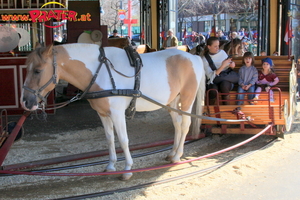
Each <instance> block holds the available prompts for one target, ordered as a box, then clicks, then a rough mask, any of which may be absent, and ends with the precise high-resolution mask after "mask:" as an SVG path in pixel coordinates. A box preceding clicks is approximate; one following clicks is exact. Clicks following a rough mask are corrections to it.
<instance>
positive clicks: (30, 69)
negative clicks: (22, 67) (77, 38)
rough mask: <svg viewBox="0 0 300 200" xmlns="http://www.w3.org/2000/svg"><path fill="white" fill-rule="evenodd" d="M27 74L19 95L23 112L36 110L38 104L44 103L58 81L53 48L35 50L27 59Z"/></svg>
mask: <svg viewBox="0 0 300 200" xmlns="http://www.w3.org/2000/svg"><path fill="white" fill-rule="evenodd" d="M26 64H27V74H26V79H25V82H24V85H23V90H22V94H21V99H20V101H21V105H22V107H23V108H24V109H25V110H31V111H32V110H36V109H37V108H38V107H39V102H40V101H44V102H46V100H45V98H46V96H47V94H48V93H49V92H50V91H51V90H53V89H54V88H55V85H56V83H57V81H58V78H57V66H56V62H55V53H53V46H49V47H41V48H37V49H35V50H34V51H33V52H32V53H31V54H30V55H29V56H28V58H27V61H26Z"/></svg>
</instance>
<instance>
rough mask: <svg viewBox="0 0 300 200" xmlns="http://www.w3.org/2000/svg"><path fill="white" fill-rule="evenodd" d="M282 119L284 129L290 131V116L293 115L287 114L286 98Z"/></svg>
mask: <svg viewBox="0 0 300 200" xmlns="http://www.w3.org/2000/svg"><path fill="white" fill-rule="evenodd" d="M283 111H284V121H285V129H286V131H287V132H288V131H290V130H291V127H292V118H293V116H292V115H290V116H289V104H288V101H287V99H285V100H284V110H283Z"/></svg>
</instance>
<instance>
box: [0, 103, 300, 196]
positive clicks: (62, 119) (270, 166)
mask: <svg viewBox="0 0 300 200" xmlns="http://www.w3.org/2000/svg"><path fill="white" fill-rule="evenodd" d="M70 108H73V109H70ZM298 110H300V107H299V105H298ZM82 116H85V117H82ZM18 118H19V117H9V119H10V120H14V119H15V120H17V119H18ZM78 121H80V123H77V122H78ZM99 125H101V122H100V120H99V119H98V116H97V114H96V113H95V111H93V110H92V109H91V108H89V106H88V105H87V102H85V101H79V102H75V103H72V104H70V105H69V107H68V108H62V109H59V110H57V113H56V114H55V115H48V122H47V123H44V122H37V121H36V120H30V119H27V121H26V122H25V124H24V128H25V134H28V135H31V134H38V133H39V132H42V131H43V129H44V130H47V132H49V130H51V131H52V132H53V133H57V132H61V131H64V130H65V131H72V130H84V129H87V128H91V129H92V128H95V127H98V126H99ZM28 135H27V136H28ZM28 139H30V137H26V140H28ZM299 141H300V120H299V119H297V120H296V121H295V123H294V125H293V130H292V132H291V133H289V134H286V135H285V139H284V140H282V141H280V142H278V143H277V144H275V145H273V146H272V147H270V148H268V149H266V150H264V151H261V152H259V153H258V154H254V155H253V156H250V157H249V158H246V159H243V160H241V161H238V162H237V163H233V164H229V165H227V166H225V167H223V168H221V169H219V170H217V171H215V172H213V173H212V174H210V175H208V176H205V177H200V178H199V177H195V178H196V179H195V180H197V181H204V183H201V185H196V186H198V187H197V188H198V189H197V188H196V189H195V186H194V187H192V186H193V185H190V184H187V186H185V188H186V190H182V191H180V194H183V193H184V194H185V195H186V196H180V198H178V199H201V200H232V199H241V200H254V199H263V200H268V199H274V200H286V199H288V200H299V199H300V190H299V188H300V177H299V174H300V168H299V166H300V146H299ZM247 168H248V169H247ZM233 172H234V173H233ZM209 179H212V180H213V183H211V182H209ZM199 183H200V182H199ZM206 183H207V185H206ZM185 184H186V182H185V180H182V183H180V184H178V183H175V184H174V185H173V186H174V188H176V187H179V186H184V185H185ZM197 184H198V183H197ZM164 187H166V186H164V185H162V186H161V188H164ZM161 188H157V189H161ZM179 188H180V189H181V187H179ZM179 188H178V189H177V192H178V191H179V190H180V189H179ZM188 188H189V189H188ZM150 191H157V190H155V188H153V189H152V190H151V188H150ZM158 191H159V190H158ZM191 192H192V193H194V195H192V197H193V198H189V197H191V195H190V196H188V195H187V194H188V193H191ZM174 193H176V191H174ZM123 195H126V194H125V193H123ZM0 196H1V195H0ZM154 198H156V199H169V198H168V197H166V196H164V194H163V193H159V194H157V195H156V196H153V198H152V196H151V197H149V199H154ZM127 199H128V198H127ZM136 199H137V198H136ZM140 199H143V198H140ZM145 199H148V198H147V197H146V198H145Z"/></svg>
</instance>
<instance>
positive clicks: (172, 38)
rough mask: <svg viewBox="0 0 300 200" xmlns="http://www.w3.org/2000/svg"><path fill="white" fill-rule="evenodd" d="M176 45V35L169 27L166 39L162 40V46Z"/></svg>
mask: <svg viewBox="0 0 300 200" xmlns="http://www.w3.org/2000/svg"><path fill="white" fill-rule="evenodd" d="M177 46H178V39H177V37H176V36H175V35H174V34H173V30H172V29H169V30H168V36H167V39H166V40H164V42H163V48H167V47H177Z"/></svg>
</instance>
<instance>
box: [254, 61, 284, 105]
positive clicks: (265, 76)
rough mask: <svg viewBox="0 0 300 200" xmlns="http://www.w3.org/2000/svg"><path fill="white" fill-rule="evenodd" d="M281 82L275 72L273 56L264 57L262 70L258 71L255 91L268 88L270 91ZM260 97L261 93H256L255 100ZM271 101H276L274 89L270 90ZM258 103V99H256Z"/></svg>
mask: <svg viewBox="0 0 300 200" xmlns="http://www.w3.org/2000/svg"><path fill="white" fill-rule="evenodd" d="M278 82H279V78H278V77H277V75H276V74H275V73H274V69H273V61H272V59H271V58H268V57H267V58H264V59H262V70H260V71H259V72H258V80H257V81H256V90H255V92H261V91H262V90H266V91H267V92H269V90H270V88H271V87H273V86H275V85H276V84H277V83H278ZM257 99H259V94H256V95H255V97H254V98H253V100H257ZM270 101H271V102H274V97H273V91H272V90H271V91H270ZM255 103H256V101H255Z"/></svg>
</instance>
